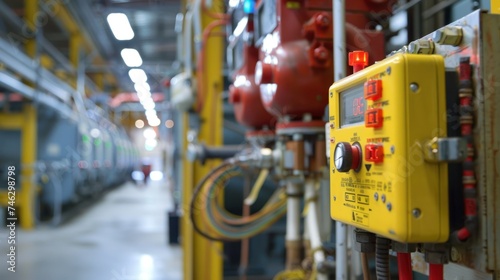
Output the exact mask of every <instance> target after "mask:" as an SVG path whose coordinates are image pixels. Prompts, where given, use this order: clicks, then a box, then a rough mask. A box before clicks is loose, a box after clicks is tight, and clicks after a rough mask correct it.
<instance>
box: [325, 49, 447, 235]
mask: <svg viewBox="0 0 500 280" xmlns="http://www.w3.org/2000/svg"><path fill="white" fill-rule="evenodd" d="M445 94H446V93H445V69H444V61H443V58H442V57H441V56H439V55H412V54H396V55H394V56H391V57H389V58H386V59H385V60H383V61H381V62H378V63H376V64H374V65H372V66H370V67H368V68H366V69H364V70H361V71H359V72H357V73H355V74H353V75H351V76H349V77H347V78H344V79H342V80H340V81H338V82H336V83H334V84H333V85H332V86H331V88H330V94H329V96H330V100H329V108H330V114H329V115H330V118H329V122H330V145H331V146H330V172H331V173H330V174H331V179H330V180H331V181H330V186H331V202H332V203H331V216H332V218H333V219H335V220H338V221H341V222H344V223H347V224H350V225H353V226H355V227H357V228H361V229H364V230H367V231H370V232H373V233H376V234H379V235H381V236H385V237H387V238H390V239H392V240H396V241H400V242H444V241H446V240H447V239H448V236H449V216H448V168H447V163H442V162H432V161H430V160H428V158H426V156H425V155H426V153H431V154H432V152H433V149H435V147H434V146H433V145H434V144H433V143H435V141H436V140H437V139H442V138H443V137H446V96H445Z"/></svg>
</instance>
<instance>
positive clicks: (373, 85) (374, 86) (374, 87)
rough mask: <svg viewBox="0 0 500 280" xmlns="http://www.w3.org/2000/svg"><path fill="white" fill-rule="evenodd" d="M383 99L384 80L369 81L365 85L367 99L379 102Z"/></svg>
mask: <svg viewBox="0 0 500 280" xmlns="http://www.w3.org/2000/svg"><path fill="white" fill-rule="evenodd" d="M381 97H382V80H379V79H375V80H368V81H367V82H366V83H365V99H366V100H374V101H375V100H378V99H380V98H381Z"/></svg>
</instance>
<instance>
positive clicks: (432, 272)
mask: <svg viewBox="0 0 500 280" xmlns="http://www.w3.org/2000/svg"><path fill="white" fill-rule="evenodd" d="M429 280H443V265H442V264H434V263H430V264H429Z"/></svg>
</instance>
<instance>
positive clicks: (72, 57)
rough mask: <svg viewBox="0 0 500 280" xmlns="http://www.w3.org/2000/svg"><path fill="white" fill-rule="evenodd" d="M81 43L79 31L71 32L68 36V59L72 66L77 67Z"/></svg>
mask: <svg viewBox="0 0 500 280" xmlns="http://www.w3.org/2000/svg"><path fill="white" fill-rule="evenodd" d="M81 45H82V36H81V35H80V33H72V34H71V37H70V38H69V61H70V62H71V64H73V66H74V67H78V63H79V62H80V48H81Z"/></svg>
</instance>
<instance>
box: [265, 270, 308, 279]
mask: <svg viewBox="0 0 500 280" xmlns="http://www.w3.org/2000/svg"><path fill="white" fill-rule="evenodd" d="M305 279H306V273H305V272H304V271H303V270H302V269H295V270H285V271H282V272H280V273H278V274H276V276H274V278H273V280H305Z"/></svg>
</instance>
